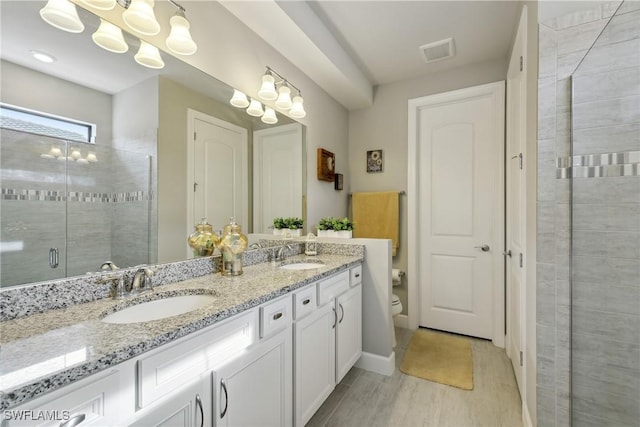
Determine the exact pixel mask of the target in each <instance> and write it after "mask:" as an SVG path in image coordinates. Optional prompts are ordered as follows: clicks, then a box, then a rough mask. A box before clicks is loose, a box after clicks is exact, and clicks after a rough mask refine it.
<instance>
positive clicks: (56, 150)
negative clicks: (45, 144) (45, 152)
mask: <svg viewBox="0 0 640 427" xmlns="http://www.w3.org/2000/svg"><path fill="white" fill-rule="evenodd" d="M49 154H51V155H52V156H55V157H60V156H62V150H61V149H60V147H51V151H49Z"/></svg>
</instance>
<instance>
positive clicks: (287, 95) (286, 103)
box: [276, 83, 293, 110]
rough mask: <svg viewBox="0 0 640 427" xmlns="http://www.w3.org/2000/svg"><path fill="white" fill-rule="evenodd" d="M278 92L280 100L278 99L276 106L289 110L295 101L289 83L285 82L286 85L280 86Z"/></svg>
mask: <svg viewBox="0 0 640 427" xmlns="http://www.w3.org/2000/svg"><path fill="white" fill-rule="evenodd" d="M278 93H279V95H278V100H277V101H276V107H278V108H280V109H282V110H289V109H290V108H291V106H292V105H293V103H292V102H291V89H289V86H287V84H286V83H285V84H284V85H282V86H280V89H279V90H278Z"/></svg>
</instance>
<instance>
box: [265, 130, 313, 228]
mask: <svg viewBox="0 0 640 427" xmlns="http://www.w3.org/2000/svg"><path fill="white" fill-rule="evenodd" d="M302 162H303V159H302V125H300V124H297V123H294V124H290V125H284V126H278V127H272V128H269V129H264V130H259V131H255V132H254V133H253V165H254V168H253V232H254V233H269V232H270V230H269V226H271V225H272V224H273V218H276V217H299V218H302V205H303V202H302V197H303V194H302V182H303V176H302V164H303V163H302Z"/></svg>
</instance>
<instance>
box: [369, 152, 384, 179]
mask: <svg viewBox="0 0 640 427" xmlns="http://www.w3.org/2000/svg"><path fill="white" fill-rule="evenodd" d="M383 166H384V161H383V159H382V150H371V151H367V172H369V173H373V172H382V168H383Z"/></svg>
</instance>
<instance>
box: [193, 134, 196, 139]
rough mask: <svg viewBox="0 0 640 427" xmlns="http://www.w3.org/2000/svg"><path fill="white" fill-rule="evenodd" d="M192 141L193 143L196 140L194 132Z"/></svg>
mask: <svg viewBox="0 0 640 427" xmlns="http://www.w3.org/2000/svg"><path fill="white" fill-rule="evenodd" d="M193 140H194V141H195V140H196V133H195V132H194V133H193Z"/></svg>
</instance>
